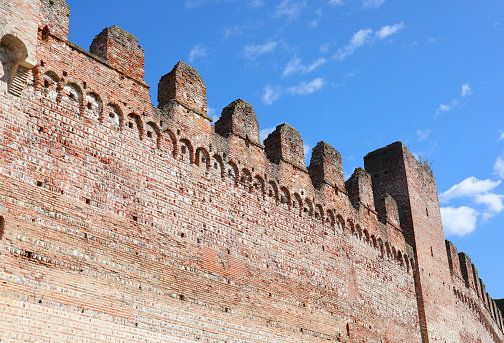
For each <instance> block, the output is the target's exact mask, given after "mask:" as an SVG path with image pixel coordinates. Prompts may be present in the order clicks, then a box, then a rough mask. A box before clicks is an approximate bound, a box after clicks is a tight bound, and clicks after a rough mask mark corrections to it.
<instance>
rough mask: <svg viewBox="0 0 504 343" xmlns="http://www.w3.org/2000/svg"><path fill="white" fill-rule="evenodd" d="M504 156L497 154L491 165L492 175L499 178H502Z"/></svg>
mask: <svg viewBox="0 0 504 343" xmlns="http://www.w3.org/2000/svg"><path fill="white" fill-rule="evenodd" d="M503 157H504V156H502V155H501V156H498V157H497V160H496V161H495V163H494V165H493V169H494V175H495V176H497V177H498V178H500V179H504V158H503Z"/></svg>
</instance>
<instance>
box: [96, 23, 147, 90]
mask: <svg viewBox="0 0 504 343" xmlns="http://www.w3.org/2000/svg"><path fill="white" fill-rule="evenodd" d="M89 52H90V53H92V54H95V55H96V56H98V57H100V58H102V59H103V60H105V61H106V62H107V63H109V64H110V65H111V66H113V67H114V68H117V69H118V70H120V71H121V72H123V73H125V74H128V75H130V76H131V77H133V78H135V79H137V80H140V81H142V80H143V77H144V51H143V49H142V48H141V47H140V45H139V44H138V40H137V39H136V37H135V36H133V35H132V34H131V33H128V32H126V31H125V30H123V29H121V28H120V27H119V26H116V25H114V26H111V27H108V28H106V29H104V30H103V31H102V32H100V33H99V34H98V35H97V36H96V37H95V39H94V40H93V42H92V43H91V46H90V47H89Z"/></svg>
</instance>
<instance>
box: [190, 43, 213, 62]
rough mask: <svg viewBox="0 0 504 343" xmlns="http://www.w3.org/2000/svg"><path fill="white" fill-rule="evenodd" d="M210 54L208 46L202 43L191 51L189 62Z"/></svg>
mask: <svg viewBox="0 0 504 343" xmlns="http://www.w3.org/2000/svg"><path fill="white" fill-rule="evenodd" d="M207 54H208V48H205V47H204V46H202V45H201V44H197V45H195V46H194V47H193V48H192V49H191V52H190V53H189V62H192V61H194V60H195V59H196V58H200V57H205V56H206V55H207Z"/></svg>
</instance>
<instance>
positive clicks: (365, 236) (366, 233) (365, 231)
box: [363, 229, 370, 243]
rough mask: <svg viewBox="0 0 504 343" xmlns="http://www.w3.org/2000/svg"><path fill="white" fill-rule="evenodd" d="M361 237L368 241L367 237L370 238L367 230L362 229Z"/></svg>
mask: <svg viewBox="0 0 504 343" xmlns="http://www.w3.org/2000/svg"><path fill="white" fill-rule="evenodd" d="M363 238H364V241H365V242H366V243H369V239H370V237H369V232H368V231H367V230H366V229H364V231H363Z"/></svg>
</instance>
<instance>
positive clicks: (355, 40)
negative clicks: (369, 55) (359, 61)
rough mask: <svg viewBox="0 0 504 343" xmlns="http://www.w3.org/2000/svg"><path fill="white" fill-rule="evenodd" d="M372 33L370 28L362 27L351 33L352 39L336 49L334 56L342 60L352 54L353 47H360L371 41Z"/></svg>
mask: <svg viewBox="0 0 504 343" xmlns="http://www.w3.org/2000/svg"><path fill="white" fill-rule="evenodd" d="M372 34H373V30H371V29H362V30H359V31H357V32H356V33H354V34H353V36H352V39H350V43H348V45H346V46H345V47H343V48H341V49H339V50H338V53H337V54H336V55H334V57H335V58H337V59H340V60H343V59H345V57H347V56H349V55H352V54H353V53H354V51H355V49H357V48H360V47H361V46H363V45H365V44H367V43H370V42H371V41H372V39H371V37H372Z"/></svg>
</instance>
